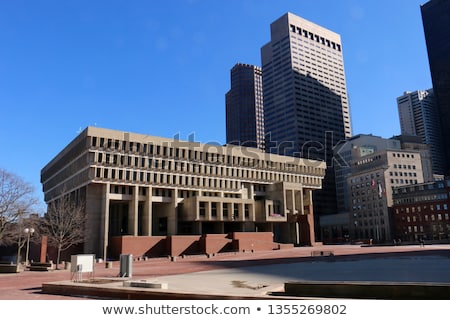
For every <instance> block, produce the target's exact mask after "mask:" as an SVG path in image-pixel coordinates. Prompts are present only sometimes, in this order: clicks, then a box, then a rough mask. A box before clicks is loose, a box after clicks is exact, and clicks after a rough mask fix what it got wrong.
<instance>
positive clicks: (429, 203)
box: [392, 179, 450, 241]
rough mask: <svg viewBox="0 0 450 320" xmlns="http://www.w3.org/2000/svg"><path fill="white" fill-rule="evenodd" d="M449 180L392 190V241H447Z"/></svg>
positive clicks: (449, 223)
mask: <svg viewBox="0 0 450 320" xmlns="http://www.w3.org/2000/svg"><path fill="white" fill-rule="evenodd" d="M449 192H450V179H448V180H442V181H436V182H430V183H422V184H416V185H408V186H402V187H395V188H393V207H392V212H393V224H394V239H401V240H402V241H419V240H421V239H424V240H440V241H442V240H448V239H450V211H449V207H450V200H449Z"/></svg>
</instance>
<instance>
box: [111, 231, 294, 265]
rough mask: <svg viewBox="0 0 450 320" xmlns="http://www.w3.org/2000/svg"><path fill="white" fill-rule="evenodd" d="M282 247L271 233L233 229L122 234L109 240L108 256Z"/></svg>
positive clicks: (207, 252) (201, 252)
mask: <svg viewBox="0 0 450 320" xmlns="http://www.w3.org/2000/svg"><path fill="white" fill-rule="evenodd" d="M288 247H289V248H291V247H292V245H290V246H286V245H284V246H281V245H279V244H278V243H275V242H273V233H272V232H233V233H230V234H205V235H202V236H201V235H194V236H190V235H186V236H167V237H166V236H151V237H147V236H140V237H135V236H122V237H113V238H111V242H110V256H109V258H112V259H118V258H119V256H120V254H132V255H133V256H134V257H142V256H147V257H159V256H165V255H169V256H173V257H176V256H181V255H184V254H186V255H194V254H213V253H219V252H226V251H252V250H258V251H262V250H274V249H282V248H288Z"/></svg>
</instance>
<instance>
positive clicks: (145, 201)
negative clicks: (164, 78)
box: [41, 127, 326, 258]
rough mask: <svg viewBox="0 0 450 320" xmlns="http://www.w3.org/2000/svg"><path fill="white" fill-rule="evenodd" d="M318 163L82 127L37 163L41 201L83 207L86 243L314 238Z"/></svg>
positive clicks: (90, 248)
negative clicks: (246, 235) (222, 236)
mask: <svg viewBox="0 0 450 320" xmlns="http://www.w3.org/2000/svg"><path fill="white" fill-rule="evenodd" d="M325 168H326V165H325V163H324V162H321V161H315V160H307V159H302V158H295V157H289V156H281V155H275V154H268V153H264V152H262V151H261V150H259V149H255V148H247V147H241V146H232V145H227V146H220V145H208V144H201V143H197V142H192V141H180V140H176V139H170V138H161V137H154V136H149V135H144V134H136V133H129V132H123V131H116V130H109V129H102V128H97V127H88V128H86V129H85V130H84V131H83V132H81V133H80V134H79V135H78V136H77V137H76V138H75V139H74V140H73V141H72V142H70V143H69V144H68V145H67V146H66V147H65V148H64V149H63V150H62V151H61V152H60V153H59V154H58V155H57V156H56V157H55V158H54V159H53V160H51V161H50V162H49V163H48V164H47V165H46V166H45V167H44V168H43V169H42V171H41V182H42V185H43V191H44V195H45V201H46V202H47V203H50V202H52V201H54V200H55V199H57V198H58V197H59V196H61V194H62V193H63V192H65V193H67V192H70V193H71V194H72V195H73V198H74V199H78V200H82V201H83V202H84V203H85V209H86V215H87V220H86V233H85V241H84V251H85V252H86V253H87V252H89V253H95V254H96V255H97V257H105V258H106V257H107V256H108V250H111V248H110V247H109V245H110V243H111V241H110V239H111V238H112V237H118V236H119V237H120V236H126V235H131V236H143V237H149V236H162V235H182V234H184V235H198V234H213V233H227V232H233V231H246V232H273V234H274V240H275V241H278V242H281V243H294V244H304V245H314V222H313V221H314V219H313V210H312V208H313V207H312V191H313V190H316V189H320V188H321V185H322V180H323V177H324V174H325Z"/></svg>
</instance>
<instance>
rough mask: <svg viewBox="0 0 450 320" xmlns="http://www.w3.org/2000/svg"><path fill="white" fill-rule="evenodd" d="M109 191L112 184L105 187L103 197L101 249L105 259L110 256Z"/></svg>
mask: <svg viewBox="0 0 450 320" xmlns="http://www.w3.org/2000/svg"><path fill="white" fill-rule="evenodd" d="M109 189H110V184H109V183H106V184H104V185H103V197H102V210H101V214H102V217H101V219H102V220H103V223H102V228H101V231H100V232H101V235H100V236H101V237H103V248H101V251H100V252H102V253H103V257H101V258H103V259H105V260H106V259H107V258H108V257H107V254H108V241H109V202H110V200H109Z"/></svg>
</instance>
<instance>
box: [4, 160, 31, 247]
mask: <svg viewBox="0 0 450 320" xmlns="http://www.w3.org/2000/svg"><path fill="white" fill-rule="evenodd" d="M33 193H34V188H33V187H32V186H31V185H30V184H28V183H26V182H25V181H23V180H22V178H20V177H18V176H16V175H15V174H13V173H10V172H7V171H6V170H4V169H1V168H0V244H5V245H9V244H12V243H14V242H16V241H17V238H18V237H19V236H20V233H21V232H22V230H21V229H20V226H21V221H22V219H24V218H26V217H27V216H28V215H29V214H30V213H31V211H32V207H33V206H34V205H35V204H36V203H37V200H36V198H35V197H34V196H33Z"/></svg>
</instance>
